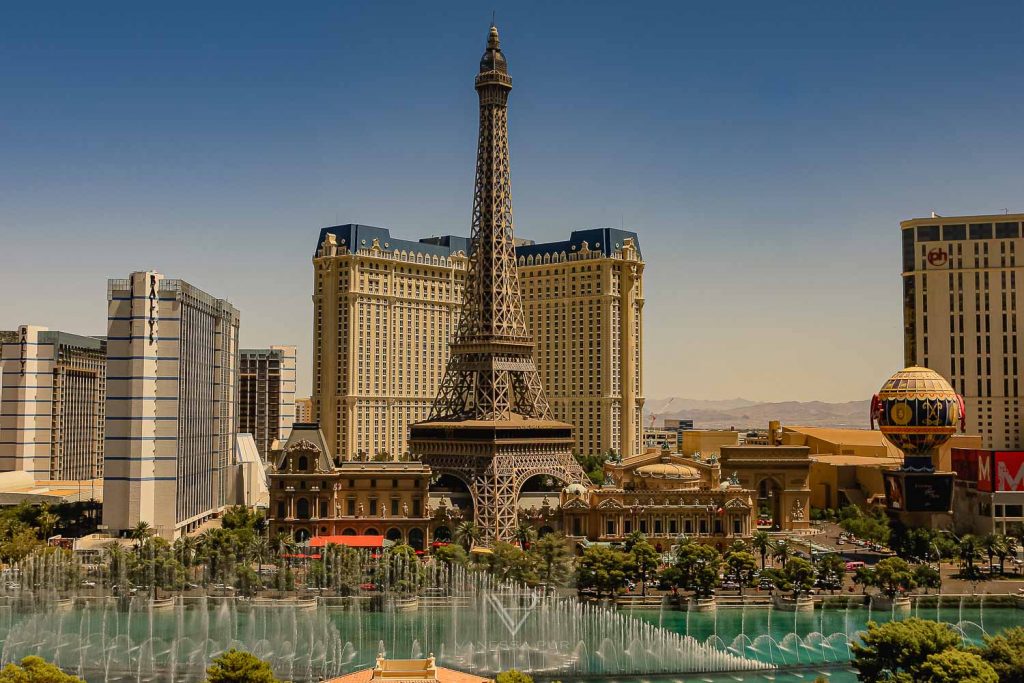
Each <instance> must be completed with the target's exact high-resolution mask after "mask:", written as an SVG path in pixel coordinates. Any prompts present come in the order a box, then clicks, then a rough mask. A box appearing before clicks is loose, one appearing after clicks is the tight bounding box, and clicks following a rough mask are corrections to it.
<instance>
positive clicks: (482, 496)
mask: <svg viewBox="0 0 1024 683" xmlns="http://www.w3.org/2000/svg"><path fill="white" fill-rule="evenodd" d="M489 474H490V473H489V472H487V473H484V474H482V475H480V476H478V477H476V478H475V479H474V480H473V486H472V488H471V493H472V494H473V500H474V502H475V505H476V507H475V509H474V510H473V523H474V524H476V525H477V526H478V527H479V528H480V531H481V533H482V535H483V539H482V544H483V545H484V546H488V547H489V546H491V545H494V540H495V531H496V522H495V515H494V504H495V495H494V482H493V479H492V478H491V477H490V476H489Z"/></svg>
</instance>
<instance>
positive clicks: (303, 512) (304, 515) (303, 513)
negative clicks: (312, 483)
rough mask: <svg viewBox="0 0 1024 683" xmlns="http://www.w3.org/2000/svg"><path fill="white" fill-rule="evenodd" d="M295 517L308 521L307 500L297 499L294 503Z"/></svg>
mask: <svg viewBox="0 0 1024 683" xmlns="http://www.w3.org/2000/svg"><path fill="white" fill-rule="evenodd" d="M295 516H296V517H298V518H299V519H309V500H308V499H306V498H299V499H298V500H297V501H295Z"/></svg>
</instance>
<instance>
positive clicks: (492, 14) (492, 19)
mask: <svg viewBox="0 0 1024 683" xmlns="http://www.w3.org/2000/svg"><path fill="white" fill-rule="evenodd" d="M491 26H492V27H493V26H494V10H493V9H492V10H491Z"/></svg>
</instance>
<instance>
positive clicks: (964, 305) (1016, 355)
mask: <svg viewBox="0 0 1024 683" xmlns="http://www.w3.org/2000/svg"><path fill="white" fill-rule="evenodd" d="M1022 221H1024V214H1006V215H1004V214H996V215H986V216H953V217H939V216H933V217H932V218H915V219H912V220H908V221H903V222H902V223H900V228H901V230H902V236H903V324H904V353H905V362H906V364H907V365H921V366H924V367H928V368H931V369H932V370H935V371H936V372H938V373H940V374H941V375H942V376H943V377H945V378H946V379H947V380H949V382H950V384H952V385H953V387H954V388H955V389H956V390H957V392H959V393H960V394H962V395H963V397H964V400H965V402H966V407H967V433H968V434H980V435H981V436H982V439H983V442H984V445H985V447H986V448H992V449H1019V448H1021V447H1022V438H1021V398H1020V397H1021V393H1020V390H1021V386H1020V380H1021V372H1022V371H1024V367H1022V366H1021V363H1020V358H1021V353H1022V352H1024V349H1022V348H1021V341H1022V339H1021V335H1022V334H1024V315H1022V313H1024V306H1019V305H1018V297H1017V286H1018V283H1020V282H1021V277H1019V276H1024V272H1022V266H1024V238H1022V237H1021V222H1022Z"/></svg>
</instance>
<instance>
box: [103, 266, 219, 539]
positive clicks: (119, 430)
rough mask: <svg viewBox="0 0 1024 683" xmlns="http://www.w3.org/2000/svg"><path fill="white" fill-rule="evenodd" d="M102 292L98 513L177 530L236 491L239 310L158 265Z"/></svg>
mask: <svg viewBox="0 0 1024 683" xmlns="http://www.w3.org/2000/svg"><path fill="white" fill-rule="evenodd" d="M107 299H108V305H107V311H108V313H107V330H108V334H107V410H106V413H107V434H106V452H105V454H104V461H105V471H104V487H103V523H104V524H105V525H106V526H107V527H109V529H110V530H111V531H112V532H114V533H121V532H124V531H127V530H130V529H132V528H133V527H135V526H136V525H137V524H138V523H139V522H147V523H148V524H149V525H150V526H151V527H152V528H153V530H154V531H155V532H156V533H158V534H160V535H161V536H163V537H165V538H169V539H170V538H177V537H178V536H180V535H182V534H183V533H186V532H188V531H191V530H193V529H195V528H196V527H198V526H199V525H200V524H202V523H203V522H204V521H206V520H207V519H209V518H210V517H212V516H213V515H214V514H216V513H217V512H219V511H220V510H221V509H222V508H223V507H224V506H225V505H228V504H230V503H232V502H233V500H234V498H233V495H234V493H233V488H234V485H235V479H236V477H237V473H236V471H235V468H234V460H235V440H236V431H237V427H238V411H237V392H238V320H239V315H238V311H237V310H235V308H234V307H233V306H232V305H231V304H230V303H228V302H227V301H225V300H223V299H217V298H215V297H213V296H210V295H209V294H207V293H206V292H203V291H201V290H199V289H197V288H196V287H193V286H192V285H190V284H188V283H187V282H184V281H182V280H171V279H167V278H165V277H164V276H163V275H161V274H160V273H156V272H137V273H132V274H131V276H130V277H128V278H127V279H124V280H110V281H109V283H108V288H107Z"/></svg>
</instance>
